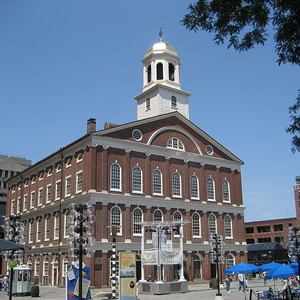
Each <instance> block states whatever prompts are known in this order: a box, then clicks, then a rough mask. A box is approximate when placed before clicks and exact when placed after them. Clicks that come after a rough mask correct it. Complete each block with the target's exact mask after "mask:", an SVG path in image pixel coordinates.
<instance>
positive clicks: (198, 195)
mask: <svg viewBox="0 0 300 300" xmlns="http://www.w3.org/2000/svg"><path fill="white" fill-rule="evenodd" d="M192 177H196V179H197V197H192V191H191V199H192V200H200V193H199V192H200V191H199V178H198V176H197V175H195V174H193V175H192V176H191V177H190V189H192V185H191V183H192Z"/></svg>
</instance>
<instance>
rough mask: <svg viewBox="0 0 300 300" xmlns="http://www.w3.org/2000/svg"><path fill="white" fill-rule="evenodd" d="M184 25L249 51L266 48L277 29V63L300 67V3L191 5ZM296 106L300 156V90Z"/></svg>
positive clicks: (236, 0) (294, 128)
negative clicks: (254, 48) (259, 46)
mask: <svg viewBox="0 0 300 300" xmlns="http://www.w3.org/2000/svg"><path fill="white" fill-rule="evenodd" d="M189 10H190V12H189V13H188V14H186V15H185V17H184V19H183V20H181V23H182V24H183V25H185V26H186V28H187V29H189V30H194V31H195V32H196V31H198V30H200V29H201V30H204V31H207V32H212V33H214V34H215V36H214V41H215V42H216V44H218V45H219V44H223V43H224V42H225V40H227V41H228V48H231V47H233V48H234V49H235V50H237V51H247V50H249V49H251V48H253V47H254V46H255V45H264V42H265V41H266V40H267V38H268V33H267V29H268V28H269V25H270V24H272V25H273V28H274V32H275V35H274V41H275V51H276V53H277V55H278V60H277V63H278V64H279V65H280V64H282V63H283V64H284V63H291V64H296V65H300V0H277V1H276V0H244V1H243V0H211V1H210V0H199V1H198V2H196V3H195V4H190V5H189ZM298 92H299V95H298V97H297V98H296V103H295V104H294V105H293V106H291V107H289V113H290V119H291V121H292V124H291V125H290V126H289V127H288V128H287V129H286V132H288V133H291V134H293V135H294V136H293V138H292V148H291V150H292V152H293V153H295V152H296V151H299V152H300V117H299V111H300V90H299V91H298Z"/></svg>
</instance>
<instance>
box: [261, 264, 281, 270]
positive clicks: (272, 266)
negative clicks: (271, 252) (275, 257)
mask: <svg viewBox="0 0 300 300" xmlns="http://www.w3.org/2000/svg"><path fill="white" fill-rule="evenodd" d="M280 266H282V264H279V263H276V262H271V263H268V264H264V265H261V266H260V267H259V270H260V271H263V272H267V271H271V270H273V269H277V268H278V267H280Z"/></svg>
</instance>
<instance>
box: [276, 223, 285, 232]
mask: <svg viewBox="0 0 300 300" xmlns="http://www.w3.org/2000/svg"><path fill="white" fill-rule="evenodd" d="M274 231H283V225H282V224H277V225H274Z"/></svg>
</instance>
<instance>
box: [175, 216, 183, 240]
mask: <svg viewBox="0 0 300 300" xmlns="http://www.w3.org/2000/svg"><path fill="white" fill-rule="evenodd" d="M176 213H179V214H180V222H182V220H183V217H182V213H181V212H180V211H179V210H176V211H174V213H173V221H175V218H174V217H175V214H176ZM175 222H176V221H175ZM174 237H179V234H174Z"/></svg>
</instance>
